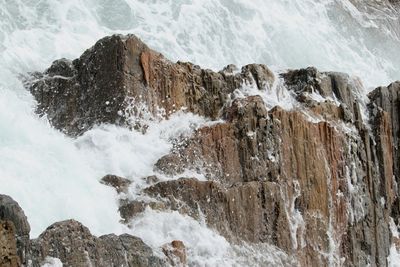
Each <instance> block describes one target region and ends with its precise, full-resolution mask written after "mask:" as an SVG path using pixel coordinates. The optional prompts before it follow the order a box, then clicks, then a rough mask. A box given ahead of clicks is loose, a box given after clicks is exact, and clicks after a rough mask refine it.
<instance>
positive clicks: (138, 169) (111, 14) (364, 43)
mask: <svg viewBox="0 0 400 267" xmlns="http://www.w3.org/2000/svg"><path fill="white" fill-rule="evenodd" d="M364 2H366V1H359V0H357V1H356V0H352V1H349V0H297V1H292V0H269V1H265V0H252V1H248V0H201V1H200V0H151V1H148V0H97V1H96V0H87V1H80V0H68V1H67V0H65V1H61V0H12V1H11V0H0V17H1V18H2V19H1V20H0V185H1V187H0V193H3V194H8V195H10V196H12V197H13V198H14V199H16V200H17V201H18V202H19V203H20V205H21V206H22V208H23V209H24V210H25V212H26V213H27V216H28V218H29V221H30V223H31V226H32V236H37V235H38V234H39V233H40V232H41V231H43V230H44V229H45V227H47V226H48V225H50V224H51V223H53V222H55V221H59V220H63V219H69V218H75V219H77V220H79V221H81V222H82V223H84V224H85V225H86V226H88V227H89V228H90V229H91V231H92V232H93V233H95V234H104V233H110V232H115V233H122V232H126V231H133V234H137V235H139V236H140V237H141V238H143V239H144V241H145V242H147V243H148V244H149V245H151V246H153V247H158V246H160V245H161V244H162V243H166V242H169V241H171V240H170V239H171V238H175V239H181V240H184V241H185V243H186V244H187V246H188V248H189V255H191V257H190V258H191V259H192V260H193V261H195V262H197V263H198V264H200V263H203V264H202V265H204V264H205V263H208V264H210V265H213V266H214V265H217V264H220V265H232V264H234V263H233V262H234V261H230V260H227V259H226V257H229V255H230V254H229V253H231V252H230V250H231V249H232V248H231V247H230V245H229V244H228V243H227V241H226V240H225V239H224V238H222V237H221V236H219V235H218V234H217V233H215V232H213V231H212V230H210V229H208V228H207V227H206V226H205V225H204V224H201V223H200V222H197V221H194V220H193V219H191V218H189V217H185V216H182V215H179V214H177V213H160V212H155V211H146V212H145V213H144V214H143V215H142V216H141V217H140V218H139V219H137V221H135V222H134V225H135V227H134V228H133V230H128V229H126V228H125V227H123V226H122V225H121V224H120V223H119V215H118V213H117V209H118V207H117V196H116V194H115V193H114V191H113V190H111V189H109V188H107V187H105V186H103V185H101V184H100V183H99V182H98V180H99V179H100V178H101V177H102V176H103V175H105V174H107V173H113V174H119V175H122V176H126V177H129V178H130V179H133V180H135V179H137V180H135V181H137V182H139V180H138V179H139V178H141V177H142V176H145V175H150V174H152V166H153V164H154V162H155V161H156V160H157V159H158V158H159V157H160V156H162V155H164V154H166V153H168V151H169V149H170V148H171V144H170V142H169V139H170V138H172V137H174V136H176V135H178V134H182V133H190V131H192V130H193V129H194V128H196V127H198V126H200V125H201V124H203V123H205V120H204V119H202V118H199V117H197V116H193V115H190V114H186V115H184V114H177V115H176V116H175V117H173V118H171V120H170V121H163V122H160V123H156V122H154V123H153V124H150V127H149V131H148V132H147V133H146V134H145V135H143V134H139V133H136V132H131V131H128V130H126V129H122V128H119V127H115V126H110V125H108V126H101V127H99V128H96V129H93V130H91V131H89V132H87V133H86V134H85V135H84V136H82V137H80V138H78V139H71V138H68V137H65V136H63V135H62V134H61V133H59V132H58V131H56V130H54V129H52V128H51V127H50V126H49V124H48V123H47V121H46V119H45V118H42V119H39V118H38V117H37V116H36V115H35V114H34V112H33V110H34V106H35V103H34V101H33V99H32V97H31V96H30V94H29V93H28V92H27V91H26V90H25V89H24V88H23V86H22V84H21V82H20V80H19V75H20V74H24V73H26V72H29V71H36V70H44V69H45V68H46V67H47V66H49V65H50V63H51V62H52V61H53V60H55V59H58V58H61V57H66V58H71V59H72V58H76V57H78V56H79V55H80V54H81V53H82V52H83V51H84V49H86V48H88V47H90V46H91V45H93V44H94V42H95V41H96V40H97V39H99V38H101V37H103V36H105V35H109V34H113V33H134V34H137V35H138V36H139V37H140V38H142V39H143V41H145V42H146V43H147V44H148V45H150V46H151V47H152V48H154V49H156V50H158V51H160V52H162V53H164V54H165V55H166V56H167V57H169V58H170V59H172V60H178V59H179V60H187V61H192V62H194V63H196V64H199V65H201V66H203V67H208V68H212V69H215V70H217V69H220V68H222V67H223V66H224V65H227V64H230V63H235V64H237V65H244V64H247V63H253V62H257V63H264V64H267V65H268V66H271V67H272V68H273V69H275V70H279V69H286V68H300V67H306V66H310V65H313V66H316V67H318V68H319V69H321V70H334V71H343V72H348V73H349V74H354V75H357V76H359V77H360V78H361V79H362V80H363V82H364V84H365V86H366V87H367V88H373V87H375V86H378V85H386V84H388V83H390V82H392V81H394V80H396V79H400V60H398V58H396V51H400V41H399V40H400V33H399V32H400V30H399V29H400V22H399V17H400V16H399V14H398V13H396V11H395V10H393V9H392V8H390V6H384V5H383V4H382V2H381V1H377V2H379V3H380V4H379V5H374V3H375V1H368V4H366V3H364ZM273 103H274V104H279V101H274V102H273ZM182 122H183V123H182ZM178 125H179V127H177V126H178ZM154 221H156V222H157V223H158V224H159V225H155V226H154V227H156V228H157V229H159V231H160V232H159V233H158V234H157V238H158V240H157V238H155V237H154V236H153V235H151V234H149V232H150V231H149V229H151V227H152V224H151V223H149V222H154ZM172 224H176V226H175V227H176V229H171V228H168V227H170V226H171V225H172ZM188 231H192V232H194V233H196V234H195V235H194V236H193V237H190V238H189V237H188V236H186V233H187V232H188ZM216 251H220V253H217V252H216ZM260 251H261V250H260ZM269 251H270V252H271V251H272V249H269ZM196 253H197V254H196ZM271 253H272V252H271ZM274 253H275V254H274V255H281V254H282V252H279V251H278V252H277V251H275V252H274ZM236 255H238V254H236ZM270 255H272V254H270ZM282 257H283V256H282ZM282 257H281V256H279V257H272V256H271V258H270V259H269V260H270V262H278V260H276V259H277V258H280V259H282ZM210 258H213V259H214V260H215V261H214V262H210ZM239 258H240V257H239V256H238V260H239ZM263 260H265V259H263Z"/></svg>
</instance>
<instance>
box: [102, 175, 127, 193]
mask: <svg viewBox="0 0 400 267" xmlns="http://www.w3.org/2000/svg"><path fill="white" fill-rule="evenodd" d="M100 183H102V184H105V185H108V186H111V187H114V188H115V190H117V193H118V194H119V193H126V192H127V190H128V187H129V185H130V184H131V183H132V182H131V180H129V179H126V178H122V177H119V176H117V175H111V174H109V175H106V176H104V177H103V178H101V180H100Z"/></svg>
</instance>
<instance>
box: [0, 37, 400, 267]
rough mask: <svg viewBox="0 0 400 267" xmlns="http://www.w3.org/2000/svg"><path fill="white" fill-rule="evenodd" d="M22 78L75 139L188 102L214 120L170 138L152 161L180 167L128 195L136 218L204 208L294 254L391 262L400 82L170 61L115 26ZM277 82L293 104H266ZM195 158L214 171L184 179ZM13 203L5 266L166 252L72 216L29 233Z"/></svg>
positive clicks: (399, 207) (222, 223)
mask: <svg viewBox="0 0 400 267" xmlns="http://www.w3.org/2000/svg"><path fill="white" fill-rule="evenodd" d="M26 85H27V88H29V90H30V91H31V92H32V94H33V96H34V97H35V98H36V100H37V104H38V105H37V112H38V113H39V114H40V115H44V114H46V115H47V117H48V119H49V121H50V123H51V124H52V125H53V126H54V127H55V128H57V129H59V130H60V131H63V132H64V133H65V134H67V135H70V136H72V137H76V136H79V135H81V134H83V133H84V132H85V131H87V130H89V129H91V128H93V127H95V126H96V125H99V124H102V123H111V124H117V125H120V126H124V127H129V128H131V129H132V130H133V131H136V130H140V131H142V132H145V131H146V120H145V118H152V119H168V118H169V116H171V114H173V113H175V112H177V111H181V110H183V111H185V112H192V113H195V114H198V115H201V116H204V117H206V118H208V119H209V120H211V121H215V123H213V124H210V125H208V126H204V127H202V128H200V129H198V130H196V132H195V133H194V134H193V135H192V136H191V137H190V138H182V139H179V140H175V145H174V148H173V149H172V150H171V151H170V153H169V154H167V155H165V156H163V157H162V158H160V159H159V160H158V161H157V163H156V164H155V166H154V170H155V172H156V173H158V174H160V175H164V176H167V177H168V176H170V177H171V179H170V180H169V181H164V182H157V180H158V179H157V177H153V178H152V182H151V183H150V184H151V185H150V186H149V187H148V188H145V189H144V190H143V192H142V193H143V194H144V195H146V196H148V198H147V199H148V200H146V201H136V200H132V199H126V197H125V196H124V194H121V208H120V212H121V216H122V217H123V218H124V221H125V223H126V224H128V225H129V222H130V220H131V219H132V218H133V217H134V216H137V215H138V214H140V212H142V211H143V210H144V209H145V207H147V206H149V207H151V208H157V209H166V210H177V211H179V212H180V213H183V214H188V215H190V216H192V217H194V218H200V217H201V216H204V217H205V220H206V223H207V224H208V225H209V227H211V228H213V229H216V230H217V231H218V232H219V233H220V234H222V235H223V236H224V237H226V238H227V239H228V240H229V241H230V242H232V243H234V244H241V243H242V242H246V243H250V244H260V243H262V244H270V245H274V246H276V247H277V248H279V249H280V250H282V251H284V252H285V253H286V254H287V255H290V256H292V257H293V258H294V259H295V262H296V264H297V265H299V266H328V265H329V266H367V265H369V266H386V265H387V257H388V255H389V250H390V248H391V246H392V244H394V241H395V240H394V238H393V233H392V231H391V228H390V225H393V223H392V222H395V223H398V219H399V216H400V204H399V203H400V201H399V198H398V193H397V192H398V190H399V188H398V184H399V182H400V181H399V179H400V169H399V151H398V148H399V124H400V121H399V116H398V113H399V99H398V98H399V91H400V83H399V82H395V83H393V84H391V85H389V86H387V87H379V88H377V89H376V90H374V91H373V92H371V93H370V94H369V95H368V97H366V96H365V94H364V92H363V88H362V85H361V82H360V81H359V80H358V79H356V78H353V77H350V76H349V75H346V74H343V73H335V72H319V71H318V70H317V69H315V68H307V69H300V70H288V71H286V72H284V73H279V74H274V73H273V72H272V71H271V70H269V69H268V67H267V66H265V65H259V64H252V65H247V66H244V67H242V68H241V69H238V68H237V67H235V66H233V65H230V66H227V67H226V68H224V69H223V70H222V71H220V72H214V71H211V70H205V69H202V68H200V67H199V66H196V65H193V64H191V63H183V62H177V63H172V62H170V61H169V60H168V59H166V58H165V57H164V56H163V55H161V54H160V53H157V52H155V51H153V50H152V49H150V48H149V47H147V46H146V45H145V44H144V43H143V42H141V41H140V40H139V39H138V38H137V37H136V36H133V35H128V36H120V35H113V36H110V37H105V38H103V39H101V40H100V41H98V42H97V43H96V44H95V45H94V46H93V47H92V48H90V49H88V50H87V51H86V52H85V53H83V55H82V56H81V57H80V58H78V59H76V60H74V61H69V60H66V59H61V60H57V61H55V62H54V63H53V64H52V66H51V67H50V68H48V69H47V70H46V71H45V72H43V73H34V74H32V78H30V79H28V80H27V81H26ZM245 88H247V89H248V88H251V90H245ZM277 90H285V92H287V94H288V96H289V98H290V100H291V105H290V107H289V108H288V107H280V106H279V104H278V105H277V106H274V105H270V104H269V101H268V98H269V97H270V95H271V92H275V91H277ZM132 164H134V163H132ZM186 170H191V171H192V172H197V173H199V174H202V175H204V176H205V177H206V178H207V181H199V180H197V179H194V178H191V177H183V175H184V173H185V171H186ZM179 176H182V178H181V179H172V177H179ZM118 179H121V180H119V181H121V183H123V184H124V187H125V186H126V187H128V186H129V182H128V181H126V180H124V179H123V178H118V177H113V179H112V183H111V185H113V184H116V187H117V190H118V192H119V193H123V191H124V190H122V189H121V186H120V183H119V181H118ZM108 184H110V183H108ZM0 203H1V202H0ZM160 203H161V204H160ZM5 207H9V205H5ZM0 208H1V207H0ZM8 210H9V208H6V212H3V211H2V209H0V215H1V216H0V220H2V225H1V227H2V228H0V233H1V234H2V235H1V236H0V241H1V244H5V247H6V248H7V249H6V250H5V251H6V253H5V255H3V254H4V253H3V254H1V257H2V258H0V261H4V262H6V264H9V266H18V264H19V262H26V259H27V257H28V258H29V257H30V258H29V259H30V260H31V261H32V262H33V264H34V266H38V265H37V264H40V262H43V261H44V260H45V259H46V257H54V258H59V259H60V260H61V261H62V263H63V264H64V266H89V265H88V264H89V262H90V264H91V265H92V266H111V265H112V266H126V265H124V264H128V266H157V265H163V264H167V262H168V261H167V260H165V259H159V258H157V257H155V256H153V254H152V252H151V249H150V248H148V247H147V246H146V245H145V244H144V243H143V242H141V240H138V239H137V238H135V237H132V236H128V235H122V236H114V235H110V236H103V237H100V238H97V237H94V236H92V235H91V234H90V232H89V230H88V229H87V228H85V227H84V226H82V225H81V224H79V223H78V222H76V221H72V220H71V221H65V222H60V223H56V224H54V225H52V226H50V227H49V228H48V229H47V230H46V231H45V232H44V233H43V234H42V235H40V236H39V238H38V239H36V240H32V241H29V237H28V238H26V236H27V235H28V236H29V224H27V222H26V218H23V219H21V218H22V217H23V216H18V218H17V219H13V216H14V215H9V214H20V212H21V211H20V209H17V210H16V211H13V212H9V211H8ZM21 220H22V221H23V223H21ZM392 228H393V227H392ZM13 235H16V236H17V238H16V240H13V239H12V238H10V236H13ZM14 242H15V244H14ZM66 251H69V253H66ZM165 254H166V255H167V256H168V255H172V254H173V255H175V254H174V253H172V254H171V253H170V252H167V253H165ZM122 255H128V256H126V257H125V256H122ZM178 258H179V257H178ZM181 258H184V256H182V255H181ZM122 259H123V261H124V262H122V261H121V260H122ZM182 261H184V262H185V261H186V260H182ZM171 262H172V263H174V262H173V261H169V263H171ZM178 262H179V261H178ZM35 264H36V265H35ZM7 266H8V265H7Z"/></svg>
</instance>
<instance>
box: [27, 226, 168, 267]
mask: <svg viewBox="0 0 400 267" xmlns="http://www.w3.org/2000/svg"><path fill="white" fill-rule="evenodd" d="M31 256H32V258H33V266H40V263H41V262H43V261H44V260H45V259H46V258H47V257H49V256H50V257H53V258H58V259H60V260H61V262H62V263H63V265H64V266H74V267H75V266H76V267H86V266H99V267H100V266H104V267H106V266H130V267H134V266H135V267H136V266H137V267H142V266H165V263H164V261H163V260H161V259H160V258H158V257H156V256H154V255H153V252H152V250H151V248H150V247H148V246H147V245H146V244H144V243H143V241H142V240H141V239H139V238H137V237H134V236H131V235H127V234H124V235H120V236H116V235H114V234H111V235H105V236H101V237H99V238H97V237H95V236H93V235H92V234H91V233H90V231H89V229H87V228H86V227H85V226H83V225H82V224H81V223H79V222H77V221H74V220H68V221H63V222H58V223H55V224H53V225H51V226H50V227H48V228H47V229H46V230H45V231H44V232H43V233H42V234H41V235H40V236H39V237H38V238H37V239H35V240H33V241H32V252H31Z"/></svg>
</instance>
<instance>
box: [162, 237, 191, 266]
mask: <svg viewBox="0 0 400 267" xmlns="http://www.w3.org/2000/svg"><path fill="white" fill-rule="evenodd" d="M162 251H163V253H164V254H165V256H167V258H168V260H169V263H170V264H171V265H172V266H187V259H186V247H185V244H183V242H182V241H180V240H174V241H172V242H171V243H169V244H165V245H164V246H162Z"/></svg>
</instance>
